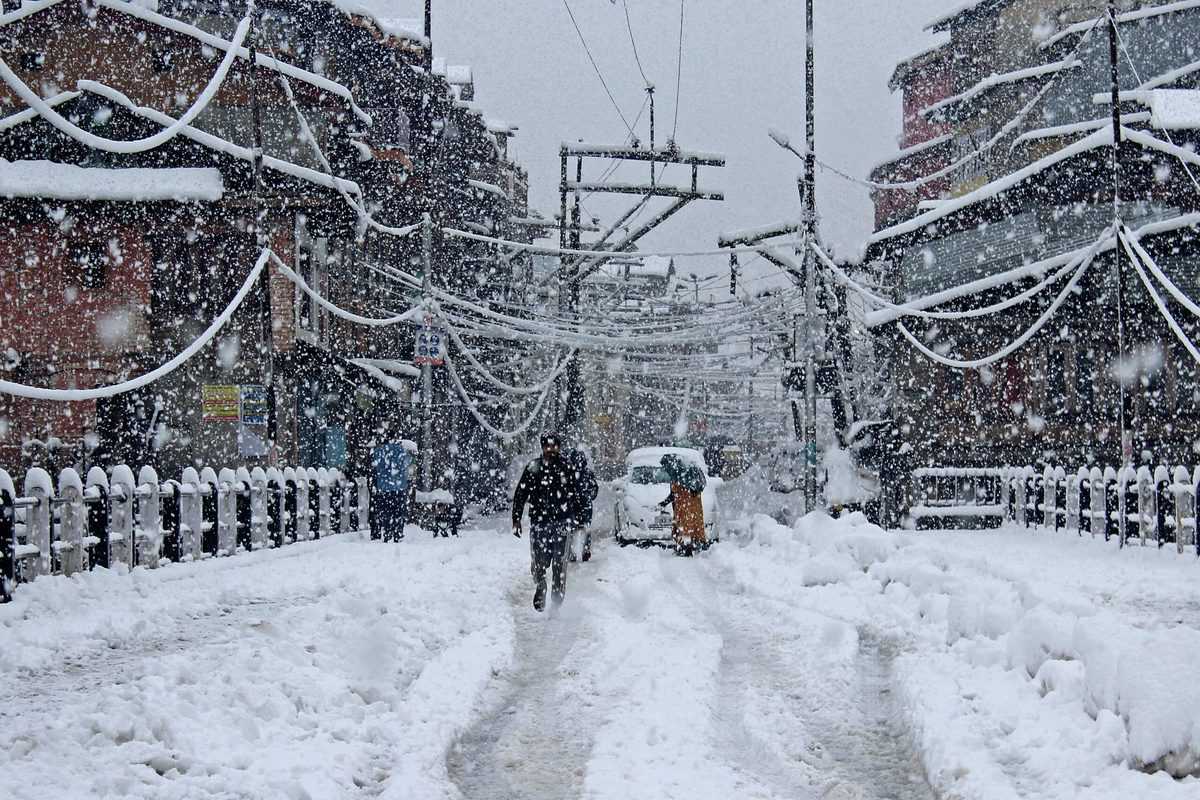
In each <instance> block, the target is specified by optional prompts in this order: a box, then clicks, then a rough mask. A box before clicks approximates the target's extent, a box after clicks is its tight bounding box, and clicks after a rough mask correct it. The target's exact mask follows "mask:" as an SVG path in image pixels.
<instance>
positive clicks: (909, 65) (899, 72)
mask: <svg viewBox="0 0 1200 800" xmlns="http://www.w3.org/2000/svg"><path fill="white" fill-rule="evenodd" d="M938 37H939V39H940V41H939V42H938V43H937V44H935V45H932V46H930V47H928V48H926V49H924V50H922V51H921V52H919V53H917V54H916V55H914V56H909V57H908V58H906V59H904V60H903V61H901V62H900V63H899V64H897V65H896V69H895V70H893V71H892V77H891V78H889V79H888V88H889V89H891V90H892V91H893V92H894V91H896V90H897V89H899V88H900V87H901V85H903V84H904V83H905V82H906V81H907V80H908V76H909V74H910V73H912V72H913V71H914V70H918V69H923V68H924V67H926V66H928V65H929V64H930V63H932V62H934V61H937V59H938V58H939V57H940V56H941V55H942V53H943V51H947V50H948V48H949V46H950V36H949V34H938Z"/></svg>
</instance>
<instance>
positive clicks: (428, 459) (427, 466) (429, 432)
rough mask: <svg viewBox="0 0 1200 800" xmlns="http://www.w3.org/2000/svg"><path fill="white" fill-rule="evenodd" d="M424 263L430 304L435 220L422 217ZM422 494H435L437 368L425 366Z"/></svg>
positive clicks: (424, 284) (423, 285)
mask: <svg viewBox="0 0 1200 800" xmlns="http://www.w3.org/2000/svg"><path fill="white" fill-rule="evenodd" d="M421 261H422V263H423V264H424V268H425V274H424V275H423V276H422V279H421V290H422V292H423V293H424V300H425V302H426V303H429V301H430V300H431V299H432V298H433V218H432V217H430V216H429V212H428V211H426V212H425V213H424V214H423V215H421ZM421 491H423V492H432V491H433V364H432V363H431V360H430V359H428V358H427V359H425V362H424V363H423V364H421Z"/></svg>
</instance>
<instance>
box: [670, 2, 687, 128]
mask: <svg viewBox="0 0 1200 800" xmlns="http://www.w3.org/2000/svg"><path fill="white" fill-rule="evenodd" d="M684 1H685V0H679V55H678V57H677V58H676V61H675V123H674V124H673V125H672V126H671V141H675V134H676V133H678V132H679V87H680V84H682V83H683V4H684Z"/></svg>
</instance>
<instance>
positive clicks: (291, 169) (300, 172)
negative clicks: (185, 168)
mask: <svg viewBox="0 0 1200 800" xmlns="http://www.w3.org/2000/svg"><path fill="white" fill-rule="evenodd" d="M76 85H77V86H78V88H79V89H80V90H83V91H88V92H92V93H93V94H97V95H99V96H101V97H104V98H107V99H109V100H112V101H113V102H114V103H118V104H120V105H121V106H123V107H125V108H127V109H128V110H129V111H130V112H132V113H133V114H136V115H137V116H139V117H145V118H146V119H149V120H152V121H154V122H157V123H158V124H160V125H169V124H170V123H171V122H172V121H173V120H172V119H171V117H169V116H167V115H166V114H164V113H163V112H161V111H158V110H156V109H153V108H147V107H145V106H139V105H137V104H136V103H134V102H133V101H132V100H130V99H129V98H128V97H126V96H125V95H124V94H122V93H121V92H119V91H118V90H116V89H114V88H112V87H111V86H106V85H105V84H103V83H98V82H96V81H92V80H81V81H79V82H78V83H77V84H76ZM180 133H181V134H182V135H183V136H186V137H187V138H189V139H191V140H192V141H195V142H199V143H200V144H202V145H204V146H205V147H209V148H212V149H213V150H217V151H219V152H222V153H226V154H228V155H231V156H233V157H234V158H237V159H241V160H243V161H253V160H254V151H253V150H251V149H250V148H248V147H242V146H241V145H238V144H234V143H233V142H227V141H225V140H224V139H221V138H220V137H218V136H214V135H212V134H211V133H207V132H205V131H202V130H200V129H198V128H194V127H192V126H190V125H189V126H186V127H184V128H183V129H182V130H181V131H180ZM262 164H263V166H264V167H267V168H268V169H272V170H275V171H276V172H281V173H283V174H284V175H290V176H291V177H293V178H299V179H300V180H304V181H308V182H310V183H315V184H317V185H318V186H326V187H329V188H337V186H338V185H339V184H341V185H342V186H344V187H345V188H346V190H347V191H350V192H353V193H356V194H357V193H361V192H362V190H361V189H360V188H359V187H358V184H356V183H355V182H354V181H349V180H345V179H343V178H331V177H329V176H328V175H326V174H324V173H322V172H318V171H317V170H315V169H309V168H308V167H302V166H300V165H299V164H293V163H291V162H290V161H284V160H282V159H279V158H275V157H274V156H263V159H262Z"/></svg>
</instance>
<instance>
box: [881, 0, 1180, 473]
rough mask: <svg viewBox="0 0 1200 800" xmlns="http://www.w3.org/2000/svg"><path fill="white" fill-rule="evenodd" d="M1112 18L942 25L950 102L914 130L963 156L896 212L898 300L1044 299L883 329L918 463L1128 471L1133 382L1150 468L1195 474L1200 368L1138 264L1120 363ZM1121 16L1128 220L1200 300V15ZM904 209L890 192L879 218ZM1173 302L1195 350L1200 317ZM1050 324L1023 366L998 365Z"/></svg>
mask: <svg viewBox="0 0 1200 800" xmlns="http://www.w3.org/2000/svg"><path fill="white" fill-rule="evenodd" d="M1106 5H1107V4H1106V3H1102V2H1063V0H1058V1H1057V2H1055V1H1054V0H1024V1H1022V0H991V1H990V2H981V3H976V4H974V5H972V6H970V7H968V8H966V9H963V10H960V11H958V12H956V13H955V14H953V15H951V16H949V17H947V18H945V19H941V20H938V21H936V22H935V23H934V24H933V25H932V26H931V27H932V28H933V29H934V30H935V31H937V32H940V33H942V34H943V35H944V33H945V32H949V34H950V41H949V43H947V44H945V45H942V47H941V48H939V52H941V51H944V52H945V53H946V54H947V55H946V56H944V58H946V59H947V62H946V63H949V64H951V65H952V70H951V72H952V75H953V87H952V90H953V91H952V93H951V94H950V95H949V96H947V97H944V98H942V99H939V100H937V101H935V102H933V103H930V104H928V105H926V106H925V107H924V108H922V109H921V110H919V111H918V112H917V116H918V117H920V118H921V119H924V120H926V121H927V122H929V123H930V124H936V125H938V126H940V128H939V129H940V130H941V131H942V133H941V136H943V137H949V140H948V141H949V142H950V143H951V144H950V147H949V150H948V151H947V152H946V153H945V155H944V158H942V159H941V160H939V161H933V162H931V163H930V164H928V168H929V169H931V171H930V172H927V173H925V174H926V175H934V174H936V175H939V176H940V175H942V174H944V180H941V179H940V178H939V183H940V189H939V192H938V196H937V197H928V198H922V200H921V202H920V203H919V204H918V203H910V204H909V205H908V207H907V208H905V209H902V210H900V211H897V210H896V207H895V206H894V205H891V206H888V207H886V208H883V207H881V209H880V213H878V214H877V217H878V218H879V222H880V225H879V229H878V230H877V231H876V233H875V234H874V235H873V237H872V238H871V242H870V248H869V254H868V255H869V257H870V258H871V259H873V260H874V261H876V262H877V263H878V264H879V265H881V266H882V268H883V273H884V274H885V275H886V276H888V277H887V282H888V283H889V284H890V286H891V287H892V289H893V293H894V299H895V300H897V301H901V302H903V303H905V304H907V305H908V306H909V307H910V308H911V309H917V310H924V311H937V312H946V311H951V312H953V311H968V310H972V309H981V308H985V307H987V306H990V305H993V304H995V303H998V302H1001V301H1003V300H1005V299H1006V298H1011V297H1013V296H1017V295H1023V296H1028V297H1029V299H1028V300H1026V301H1025V302H1016V303H1012V304H1010V305H1009V306H1008V307H1006V308H1003V309H1002V310H1001V312H1000V313H995V314H981V315H979V316H975V317H969V318H965V319H958V320H953V319H947V318H943V319H940V320H928V319H926V320H922V319H915V318H913V317H912V316H911V315H909V316H904V315H903V314H901V313H899V312H897V311H895V310H887V309H885V310H880V311H876V312H874V313H871V314H869V315H868V317H867V319H868V324H870V325H871V326H873V328H874V330H875V331H876V332H878V333H879V334H881V336H882V338H883V340H885V341H886V342H888V343H889V347H890V348H891V353H892V358H891V364H892V367H893V376H892V377H893V380H894V382H895V384H896V388H897V401H896V407H895V416H896V422H897V423H898V425H899V427H900V429H901V430H902V431H903V432H904V437H903V438H904V439H905V440H907V443H908V444H910V445H911V446H912V447H913V448H914V450H913V452H914V453H915V454H916V456H915V457H916V458H917V459H918V460H920V461H927V462H945V461H949V462H959V463H962V462H967V461H970V462H986V463H1026V462H1033V461H1039V460H1056V461H1059V462H1062V463H1068V464H1082V463H1087V462H1088V461H1091V460H1104V461H1106V462H1107V463H1110V464H1116V463H1118V462H1119V461H1120V459H1121V453H1120V438H1121V437H1120V430H1119V426H1118V414H1117V407H1118V402H1119V396H1120V392H1119V388H1120V383H1119V382H1118V377H1119V376H1123V379H1124V383H1125V385H1126V388H1127V390H1128V392H1127V393H1128V394H1129V395H1130V396H1131V398H1132V403H1131V414H1130V416H1131V420H1130V425H1131V428H1132V432H1133V440H1134V443H1135V452H1134V457H1135V460H1137V461H1138V462H1139V463H1140V462H1142V461H1153V462H1158V461H1162V460H1169V459H1173V458H1187V457H1190V456H1191V454H1192V452H1193V447H1194V446H1195V444H1196V442H1197V440H1198V439H1200V417H1198V416H1197V406H1196V389H1197V384H1196V369H1195V367H1196V365H1195V363H1194V362H1193V361H1192V359H1191V357H1190V356H1189V355H1188V354H1187V351H1186V349H1185V347H1184V346H1183V345H1182V344H1180V343H1179V342H1178V341H1177V339H1176V337H1175V336H1174V335H1173V333H1172V330H1171V328H1170V326H1169V325H1168V323H1167V322H1166V321H1165V320H1164V319H1163V316H1162V315H1161V314H1160V313H1159V311H1158V308H1157V306H1156V303H1155V301H1154V299H1153V297H1152V296H1151V295H1150V294H1149V293H1148V292H1147V291H1146V290H1145V289H1144V288H1143V285H1142V282H1141V281H1140V279H1139V277H1138V274H1137V272H1136V271H1135V270H1134V268H1133V267H1132V266H1131V265H1130V263H1129V262H1128V261H1126V263H1125V267H1124V269H1123V270H1122V273H1121V274H1122V278H1121V280H1122V287H1123V296H1124V302H1125V309H1124V310H1125V321H1126V323H1127V329H1128V341H1127V342H1126V347H1125V350H1124V352H1123V353H1122V352H1121V351H1120V349H1119V346H1118V341H1117V336H1116V330H1117V310H1116V309H1117V298H1118V294H1119V293H1118V292H1117V291H1116V289H1117V286H1118V284H1117V272H1116V265H1115V261H1114V257H1113V248H1112V246H1111V245H1105V246H1101V247H1099V248H1097V251H1096V252H1094V253H1093V252H1092V248H1091V245H1092V244H1093V243H1094V242H1096V241H1097V240H1100V239H1102V238H1103V236H1104V234H1105V231H1106V229H1107V228H1108V227H1109V226H1110V225H1111V223H1112V220H1113V217H1114V206H1113V186H1114V181H1113V168H1112V163H1113V147H1112V133H1111V119H1110V117H1111V114H1110V109H1111V106H1110V104H1109V92H1110V80H1109V43H1108V36H1107V24H1106V22H1105V21H1104V20H1103V19H1102V18H1101V17H1099V16H1097V15H1101V14H1103V12H1104V10H1105V8H1106ZM1122 8H1123V11H1122V13H1121V14H1120V15H1119V17H1118V22H1119V24H1118V30H1119V34H1120V52H1121V58H1120V70H1119V75H1120V84H1121V88H1122V89H1123V91H1124V92H1125V93H1124V94H1122V96H1121V97H1122V104H1121V109H1120V112H1121V115H1122V122H1123V125H1124V132H1123V134H1122V140H1123V143H1122V145H1121V148H1120V151H1119V152H1120V157H1119V164H1120V167H1119V185H1120V187H1121V188H1120V198H1121V202H1120V204H1119V209H1120V214H1121V216H1122V218H1123V219H1124V221H1125V224H1127V225H1128V226H1129V227H1130V228H1131V229H1133V230H1134V231H1140V235H1141V237H1142V244H1143V245H1144V246H1145V247H1146V249H1147V250H1148V251H1149V252H1150V253H1151V255H1152V256H1153V257H1154V258H1155V259H1156V260H1157V263H1158V265H1159V266H1161V267H1162V268H1163V270H1164V271H1165V273H1166V274H1168V275H1169V276H1170V277H1171V278H1172V279H1173V281H1174V282H1175V283H1176V284H1177V285H1178V286H1179V287H1180V288H1181V289H1182V290H1183V291H1185V292H1187V293H1188V294H1190V295H1191V296H1192V297H1200V284H1198V283H1197V280H1196V271H1195V269H1194V268H1193V267H1192V266H1191V264H1192V261H1193V260H1194V257H1195V255H1196V252H1195V245H1194V240H1195V238H1196V230H1195V228H1194V223H1195V218H1194V217H1192V216H1190V215H1191V214H1192V213H1193V212H1194V211H1195V210H1196V209H1197V208H1198V207H1200V194H1198V191H1200V190H1198V187H1197V185H1196V184H1195V182H1194V180H1193V179H1192V178H1191V176H1190V174H1189V172H1190V171H1193V172H1194V166H1193V165H1192V164H1190V163H1189V162H1190V161H1191V160H1193V159H1194V157H1193V156H1191V154H1190V151H1191V150H1192V149H1194V147H1195V145H1196V143H1197V141H1200V131H1198V130H1197V128H1198V127H1200V115H1196V114H1191V113H1188V111H1187V109H1189V108H1194V107H1195V106H1194V105H1193V104H1194V103H1195V100H1196V96H1195V95H1193V94H1191V93H1190V92H1189V91H1188V90H1190V89H1192V88H1193V87H1195V86H1196V75H1197V73H1200V64H1196V63H1195V56H1194V53H1193V52H1192V50H1191V44H1190V43H1191V42H1194V40H1195V36H1196V34H1197V32H1198V31H1197V26H1200V8H1197V7H1196V6H1195V5H1193V4H1189V3H1182V4H1181V3H1125V4H1124V5H1123V7H1122ZM908 124H913V121H912V118H911V117H910V118H909V122H908ZM923 185H934V184H932V183H928V184H923ZM887 197H888V193H886V192H881V193H879V194H878V195H877V202H880V203H886V202H888V199H887ZM1093 255H1094V256H1095V258H1094V259H1093V258H1092V256H1093ZM1083 262H1087V263H1090V267H1084V268H1083V269H1082V274H1081V275H1080V276H1079V279H1078V282H1077V283H1076V284H1074V286H1073V288H1071V289H1069V290H1065V289H1064V287H1067V286H1068V284H1069V282H1070V280H1071V278H1072V277H1073V276H1074V274H1075V272H1074V270H1075V267H1072V266H1071V265H1072V264H1076V265H1081V264H1082V263H1083ZM1053 276H1057V277H1056V278H1054V277H1053ZM1025 290H1029V291H1028V292H1026V291H1025ZM1035 290H1036V291H1035ZM1160 292H1161V290H1160ZM1060 293H1061V295H1062V296H1061V300H1060V301H1059V304H1058V305H1056V306H1055V313H1053V314H1051V313H1050V312H1049V311H1048V309H1049V308H1050V306H1051V301H1052V300H1054V299H1055V298H1056V297H1057V296H1059V295H1060ZM1167 302H1168V304H1169V307H1170V309H1171V310H1172V311H1173V312H1174V314H1175V316H1176V318H1177V319H1179V321H1180V323H1181V325H1182V327H1183V329H1184V331H1185V332H1186V333H1188V334H1189V335H1190V336H1192V337H1193V338H1194V337H1195V335H1196V332H1197V329H1196V326H1195V325H1194V324H1193V323H1194V322H1195V320H1194V318H1191V317H1190V315H1189V314H1188V313H1187V312H1186V310H1184V309H1183V308H1182V307H1180V306H1178V305H1176V304H1175V303H1174V302H1173V301H1171V300H1169V299H1168V301H1167ZM1043 317H1046V319H1047V320H1048V321H1046V322H1045V324H1044V326H1042V327H1040V328H1038V332H1037V333H1036V335H1033V336H1032V337H1030V338H1029V339H1028V341H1027V342H1025V343H1024V344H1023V346H1022V347H1020V348H1018V349H1016V350H1015V351H1013V352H1012V354H1011V355H1010V356H1008V357H1007V358H1003V359H999V360H990V361H986V363H981V361H983V359H982V357H983V356H987V355H989V354H992V353H994V352H996V351H1000V350H1001V348H1003V347H1005V346H1006V345H1008V344H1009V343H1010V342H1013V341H1014V340H1017V339H1018V337H1020V336H1021V335H1022V334H1023V333H1024V332H1026V331H1027V330H1029V329H1030V328H1033V327H1037V326H1038V325H1039V324H1040V323H1041V322H1042V321H1043ZM900 325H904V326H906V328H907V330H908V332H909V333H910V334H911V335H912V337H913V338H914V339H916V340H917V341H918V342H920V343H922V344H924V345H925V346H927V347H929V348H930V349H931V350H933V351H934V352H935V353H936V354H938V355H941V356H942V357H950V360H952V361H958V362H962V363H963V364H969V365H970V366H967V367H965V368H963V367H962V366H960V367H951V366H947V365H944V364H942V363H939V362H938V361H936V360H934V359H931V358H929V357H927V356H926V355H924V354H921V353H919V352H918V351H917V348H916V346H915V345H914V344H913V343H912V341H911V340H910V339H909V338H908V337H907V336H906V335H904V333H903V332H902V331H901V330H900V328H899V326H900Z"/></svg>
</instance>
